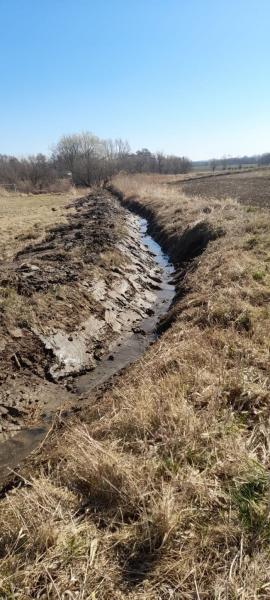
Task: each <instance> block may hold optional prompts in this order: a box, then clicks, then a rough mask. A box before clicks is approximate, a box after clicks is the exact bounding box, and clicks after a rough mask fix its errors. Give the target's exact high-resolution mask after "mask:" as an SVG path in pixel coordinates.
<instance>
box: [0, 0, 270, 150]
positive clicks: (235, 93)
mask: <svg viewBox="0 0 270 600" xmlns="http://www.w3.org/2000/svg"><path fill="white" fill-rule="evenodd" d="M269 31H270V0H258V1H257V2H254V0H252V1H251V0H245V1H244V0H234V1H233V0H226V1H225V0H0V85H1V94H0V153H7V154H10V153H13V154H18V155H22V154H29V153H35V152H39V151H41V152H45V153H48V152H49V150H50V147H51V146H52V144H53V143H54V142H56V141H57V139H58V138H59V137H60V136H61V135H62V134H63V133H73V132H79V131H82V130H89V131H93V132H94V133H95V134H97V135H99V136H100V137H122V138H125V139H128V141H129V142H130V144H131V147H132V149H134V150H136V149H138V148H141V147H147V148H149V149H150V150H152V151H155V150H163V151H164V152H166V153H177V154H181V155H182V154H186V155H188V156H189V157H191V158H192V159H200V158H209V157H212V156H222V155H223V154H231V155H238V154H251V153H260V152H265V151H270V73H269V70H270V33H269Z"/></svg>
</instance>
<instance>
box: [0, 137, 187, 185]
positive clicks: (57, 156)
mask: <svg viewBox="0 0 270 600" xmlns="http://www.w3.org/2000/svg"><path fill="white" fill-rule="evenodd" d="M191 168H192V164H191V161H189V159H188V158H186V157H178V156H168V155H165V154H163V153H162V152H158V153H155V154H153V153H152V152H150V151H149V150H148V149H147V148H143V149H142V150H139V151H137V152H135V153H134V152H131V150H130V146H129V144H128V142H127V141H124V140H121V139H116V140H102V139H100V138H98V137H97V136H95V135H93V134H92V133H89V132H83V133H80V134H72V135H64V136H62V137H61V138H60V140H59V141H58V143H57V144H56V145H55V147H54V148H53V150H52V153H51V155H50V156H49V157H47V156H45V155H44V154H37V155H35V156H29V157H28V158H21V159H19V158H17V157H14V156H6V155H0V185H4V186H16V188H17V189H18V190H20V191H25V192H30V191H37V192H38V191H42V190H49V191H64V190H65V189H67V188H68V187H69V185H70V183H71V182H72V183H73V184H74V185H81V186H90V185H93V184H97V183H101V182H102V181H104V180H108V179H110V178H111V177H112V176H113V175H114V174H116V173H117V172H119V171H126V172H129V173H137V172H139V173H164V174H166V173H172V174H173V173H174V174H177V173H186V172H188V171H189V170H191Z"/></svg>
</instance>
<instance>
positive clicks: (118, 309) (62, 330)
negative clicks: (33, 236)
mask: <svg viewBox="0 0 270 600" xmlns="http://www.w3.org/2000/svg"><path fill="white" fill-rule="evenodd" d="M71 208H72V211H71V214H70V215H69V216H68V222H67V223H64V224H63V223H62V224H60V225H55V226H54V227H53V228H51V229H50V230H49V231H48V233H47V235H46V237H45V238H44V239H43V240H42V241H39V242H38V243H35V242H34V243H32V244H30V245H28V246H27V247H25V248H24V249H23V250H21V251H20V252H19V253H17V255H16V256H15V257H14V259H13V261H10V262H9V263H8V264H2V265H1V267H2V269H1V273H2V277H1V281H0V286H1V289H2V290H5V292H4V303H3V310H2V320H1V360H2V365H3V370H2V374H1V379H2V380H1V388H0V415H1V423H0V428H1V437H2V439H7V437H9V436H10V435H14V434H16V433H17V432H18V431H19V430H21V428H22V427H25V426H29V424H31V425H33V423H35V422H38V420H39V418H40V415H41V414H42V413H43V414H46V415H47V416H48V415H49V414H50V413H51V412H54V411H55V410H56V408H57V407H59V406H60V405H63V403H64V405H65V403H67V404H70V403H72V402H74V398H73V397H72V395H71V394H69V393H68V392H67V390H66V385H67V386H68V387H69V388H70V389H77V390H78V389H79V390H80V391H81V390H82V389H86V388H87V386H88V385H89V386H90V387H91V386H92V387H93V385H94V386H95V385H96V381H95V376H91V377H89V376H88V379H87V376H85V377H86V380H84V383H83V386H82V384H81V387H80V386H79V387H78V386H77V388H76V379H75V377H76V376H78V375H79V374H81V373H87V372H93V373H94V372H95V369H96V367H97V366H99V365H100V366H99V369H98V372H100V371H102V370H104V368H105V367H104V365H103V364H102V359H103V357H104V356H105V357H106V364H107V365H110V367H111V364H112V362H113V359H114V358H115V356H114V354H115V349H117V348H119V347H120V350H121V352H122V355H121V359H119V365H118V363H117V361H115V362H114V368H113V369H112V368H110V369H108V367H107V371H106V372H108V373H107V376H106V377H108V376H109V374H110V373H109V370H111V371H112V372H116V371H117V370H118V369H119V368H121V367H122V366H125V364H128V362H130V360H132V352H131V349H132V344H131V343H130V341H128V344H129V349H128V347H127V346H126V347H125V345H124V348H123V344H124V342H125V340H126V339H127V340H129V338H130V336H133V342H134V344H133V345H135V342H136V344H137V353H140V352H141V351H143V349H144V348H145V347H146V345H147V343H149V340H147V335H148V333H149V328H150V327H151V328H152V329H153V328H154V326H155V322H156V320H157V318H156V320H153V317H154V316H156V317H157V316H158V315H160V312H162V311H163V312H164V310H165V309H166V307H164V303H166V299H167V301H168V298H167V296H166V294H165V297H164V295H163V296H162V297H161V291H162V282H163V280H162V277H163V270H162V268H161V266H159V264H158V263H157V261H156V259H155V256H154V254H153V252H152V251H151V250H150V249H149V248H148V247H147V245H145V244H144V243H143V239H142V237H143V236H142V232H141V231H140V226H141V222H140V220H139V219H138V217H136V216H135V215H132V214H131V213H130V211H127V210H126V209H124V208H122V207H121V206H120V204H119V203H118V201H117V200H115V198H114V197H113V196H112V195H111V194H110V193H109V192H108V191H106V190H104V191H101V190H94V191H93V192H92V193H91V194H89V195H88V196H86V197H83V198H81V199H79V200H76V201H75V202H74V203H73V204H72V207H71ZM158 298H159V300H160V302H159V306H160V307H161V306H162V311H161V310H160V309H158V310H157V311H156V309H157V300H158ZM170 298H171V295H170ZM142 324H144V328H143V327H142ZM118 352H119V351H118ZM127 352H129V353H130V360H127V357H126V356H125V360H124V361H123V354H125V355H126V354H127ZM133 353H134V349H133ZM135 356H136V353H135V354H134V358H135ZM106 377H105V379H106ZM100 379H101V380H102V381H103V380H104V374H103V373H102V376H101V377H100V376H99V380H98V381H100ZM56 382H60V385H58V386H56V385H55V383H56ZM87 382H88V383H87Z"/></svg>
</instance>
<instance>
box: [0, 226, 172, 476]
mask: <svg viewBox="0 0 270 600" xmlns="http://www.w3.org/2000/svg"><path fill="white" fill-rule="evenodd" d="M139 225H140V240H141V243H142V244H143V245H144V246H146V247H147V249H148V251H149V252H150V253H151V254H152V255H153V257H154V260H155V263H156V265H157V267H159V269H160V271H161V277H162V281H161V283H160V285H159V289H158V290H157V291H156V301H155V304H154V305H153V306H152V313H151V315H150V316H148V317H146V318H144V319H142V320H141V321H140V322H139V323H137V324H136V327H134V330H133V333H126V334H124V335H122V337H121V338H120V337H118V339H117V340H116V341H114V342H113V344H112V345H111V347H110V348H109V352H108V353H107V355H105V356H104V357H102V359H101V360H100V362H99V363H98V364H97V366H96V368H95V369H94V370H93V371H90V372H88V373H86V374H84V375H79V376H77V377H76V378H74V386H73V390H74V392H75V393H76V394H77V395H78V396H80V395H84V394H86V393H87V392H89V391H91V390H94V389H97V388H99V387H100V386H102V385H103V384H105V383H106V382H107V381H109V379H110V378H111V377H112V376H113V375H116V374H117V373H119V372H120V371H121V370H122V369H123V368H125V367H127V366H128V365H130V364H131V363H133V362H134V361H135V360H136V359H138V358H139V357H140V356H141V355H142V354H143V352H144V351H145V350H146V348H147V347H148V346H149V345H150V344H151V343H152V342H153V341H154V340H155V339H156V337H157V332H156V327H157V324H158V322H159V320H160V319H161V317H162V316H164V315H165V314H166V313H167V311H168V309H169V307H170V304H171V302H172V300H173V297H174V293H175V288H174V284H173V282H172V278H173V273H174V269H173V266H172V265H171V263H170V261H169V259H168V257H167V256H166V255H164V253H163V252H162V250H161V248H160V246H159V245H158V244H157V243H156V242H155V241H154V240H153V239H152V237H151V236H149V235H148V233H147V221H146V220H145V219H142V218H139ZM56 395H57V386H56ZM57 410H59V402H57V400H56V402H55V408H54V410H50V412H49V413H47V414H46V413H44V415H43V420H42V422H41V423H40V424H39V426H36V427H35V428H28V429H25V430H22V431H20V432H19V433H18V434H17V435H15V436H14V437H12V438H11V439H9V440H7V441H5V442H3V443H2V444H0V482H1V481H4V480H5V478H6V476H7V474H8V473H9V472H10V471H12V470H13V469H15V467H16V466H17V465H18V464H19V463H20V462H21V461H22V460H23V459H25V458H26V457H27V456H28V455H29V454H30V453H31V452H32V451H33V450H34V449H35V448H37V447H38V446H39V444H40V443H41V442H42V440H44V437H45V436H46V433H47V432H48V431H49V429H50V427H51V424H52V421H53V417H54V414H55V413H56V412H57Z"/></svg>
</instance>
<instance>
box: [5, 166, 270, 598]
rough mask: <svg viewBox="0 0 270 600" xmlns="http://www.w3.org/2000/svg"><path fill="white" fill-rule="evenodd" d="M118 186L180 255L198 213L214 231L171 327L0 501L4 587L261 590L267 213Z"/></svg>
mask: <svg viewBox="0 0 270 600" xmlns="http://www.w3.org/2000/svg"><path fill="white" fill-rule="evenodd" d="M116 183H117V185H118V187H120V188H121V189H122V190H123V192H124V193H125V194H126V195H127V196H129V195H134V194H136V195H137V196H138V201H139V202H140V203H141V205H143V206H147V208H148V210H150V211H151V212H152V214H153V215H154V216H155V223H156V225H157V226H158V227H159V231H162V232H163V235H164V236H165V238H166V239H167V240H172V239H173V240H174V242H175V243H176V245H177V248H178V249H179V252H180V248H181V240H183V235H184V234H185V230H186V228H187V227H188V228H189V230H191V231H192V229H193V228H194V224H198V222H201V221H203V222H204V223H206V224H207V226H208V227H211V228H212V229H213V230H219V228H220V227H222V229H223V233H224V235H223V236H222V237H219V238H217V239H213V240H212V241H210V242H209V244H208V246H207V249H206V250H205V251H204V253H203V254H202V255H201V256H200V257H197V259H196V262H195V264H194V265H193V269H191V270H190V271H189V272H188V273H187V274H186V277H185V285H186V289H187V292H186V295H185V296H184V297H182V298H181V299H179V300H178V302H177V304H176V306H175V308H174V321H173V323H172V326H171V328H170V329H169V330H168V331H167V332H166V333H165V334H164V335H163V336H162V338H161V339H160V340H159V342H158V343H156V344H155V345H153V346H152V347H151V348H150V350H149V351H148V352H147V353H146V354H145V356H144V357H143V358H142V359H141V360H140V361H139V362H138V363H137V364H136V365H134V366H133V368H131V369H130V370H129V371H128V372H127V373H126V374H125V376H124V377H122V379H121V381H120V382H119V383H118V385H117V386H115V387H114V388H113V390H112V391H109V392H107V393H106V394H105V395H104V397H103V398H102V400H101V401H99V403H98V405H97V406H96V407H94V408H93V409H92V412H91V413H89V414H88V425H87V426H86V425H81V426H78V427H76V428H71V429H70V430H69V431H67V432H65V433H64V434H62V435H61V437H60V439H59V442H58V445H57V448H54V450H53V453H52V455H51V461H50V464H49V466H48V467H47V468H46V474H44V473H42V472H41V471H40V472H39V473H37V474H36V476H35V479H33V481H31V482H30V484H29V487H27V488H24V489H21V490H16V491H14V492H13V493H12V494H10V495H9V496H8V498H7V499H6V500H5V501H3V502H2V504H1V506H0V513H1V522H2V524H3V525H2V545H1V554H2V562H1V567H0V572H1V587H0V589H1V593H2V597H3V598H16V599H17V598H18V599H19V600H22V599H24V600H25V599H28V598H29V599H30V598H44V599H45V598H63V599H65V598H72V599H73V598H74V599H75V598H79V599H86V598H87V599H89V600H90V599H96V600H101V599H102V600H109V599H112V598H117V599H119V600H124V599H126V598H127V599H129V600H143V599H147V600H169V599H170V598H175V599H178V600H194V599H197V600H208V599H213V600H214V599H215V600H235V599H241V600H253V599H255V598H256V599H267V598H269V597H270V572H269V548H270V546H269V540H270V513H269V493H270V484H269V447H270V435H269V417H270V408H269V406H270V404H269V339H270V320H269V305H268V304H269V297H270V280H269V261H270V232H269V219H268V216H269V214H268V213H263V212H262V211H259V210H256V209H255V211H254V210H253V211H249V210H248V208H247V207H243V206H239V205H238V204H237V202H235V201H231V200H228V201H222V200H215V199H213V200H209V201H206V200H203V199H201V198H194V199H189V198H186V197H185V196H183V195H182V194H181V192H180V191H179V190H176V189H175V188H172V187H171V186H168V187H167V186H166V183H165V185H164V182H163V183H162V184H161V185H160V183H158V184H156V182H155V179H152V181H150V178H149V177H148V178H145V177H134V178H128V179H125V178H123V177H121V178H118V179H117V182H116ZM179 258H180V256H179Z"/></svg>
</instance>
